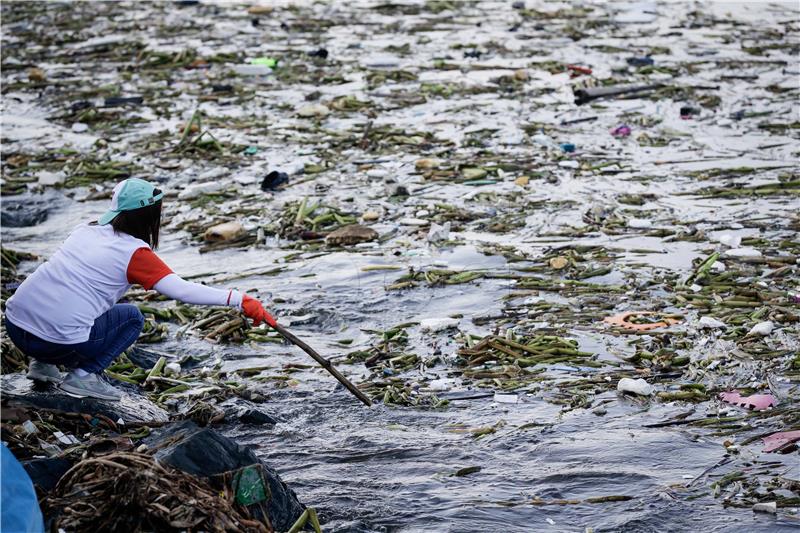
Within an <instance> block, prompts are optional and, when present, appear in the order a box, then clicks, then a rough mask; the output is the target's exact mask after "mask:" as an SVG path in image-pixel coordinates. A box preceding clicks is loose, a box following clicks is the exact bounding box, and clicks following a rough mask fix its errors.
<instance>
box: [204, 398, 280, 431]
mask: <svg viewBox="0 0 800 533" xmlns="http://www.w3.org/2000/svg"><path fill="white" fill-rule="evenodd" d="M219 407H221V408H222V410H223V411H224V412H225V420H227V421H229V422H232V421H234V420H238V421H239V422H241V423H242V424H254V425H259V426H263V425H269V426H274V425H275V424H277V423H278V419H277V418H275V417H274V416H272V415H270V414H269V413H267V412H266V411H264V410H263V409H259V408H258V407H256V406H255V404H253V403H252V402H248V401H246V400H242V399H240V398H231V399H230V400H226V401H224V402H222V403H221V404H219Z"/></svg>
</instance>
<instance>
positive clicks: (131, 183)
mask: <svg viewBox="0 0 800 533" xmlns="http://www.w3.org/2000/svg"><path fill="white" fill-rule="evenodd" d="M163 197H164V193H162V192H159V193H158V194H156V188H155V186H153V185H152V184H151V183H148V182H146V181H144V180H142V179H139V178H128V179H126V180H123V181H120V182H119V183H117V186H116V187H114V195H113V196H112V197H111V209H109V210H108V211H106V212H105V214H104V215H103V216H101V217H100V218H99V219H98V220H97V223H98V224H100V225H101V226H103V225H105V224H108V223H109V222H111V221H112V220H114V217H116V216H117V215H119V214H120V213H121V212H123V211H131V210H133V209H139V208H141V207H147V206H148V205H153V204H154V203H156V202H157V201H159V200H161V199H162V198H163Z"/></svg>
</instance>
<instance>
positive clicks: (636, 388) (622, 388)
mask: <svg viewBox="0 0 800 533" xmlns="http://www.w3.org/2000/svg"><path fill="white" fill-rule="evenodd" d="M617 390H618V391H619V392H630V393H632V394H638V395H641V396H650V395H651V394H653V386H652V385H650V384H649V383H648V382H646V381H645V380H643V379H642V378H639V379H631V378H622V379H621V380H619V383H617Z"/></svg>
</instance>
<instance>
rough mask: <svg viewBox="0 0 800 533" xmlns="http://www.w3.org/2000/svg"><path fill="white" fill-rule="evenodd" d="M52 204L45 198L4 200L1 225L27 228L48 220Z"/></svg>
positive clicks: (33, 197)
mask: <svg viewBox="0 0 800 533" xmlns="http://www.w3.org/2000/svg"><path fill="white" fill-rule="evenodd" d="M50 208H51V202H50V201H48V200H47V199H46V198H44V197H35V196H24V197H16V198H3V208H2V211H0V224H2V225H3V226H5V227H7V228H26V227H28V226H35V225H36V224H40V223H42V222H44V221H45V220H47V216H48V215H49V214H50Z"/></svg>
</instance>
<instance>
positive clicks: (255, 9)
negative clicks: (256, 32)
mask: <svg viewBox="0 0 800 533" xmlns="http://www.w3.org/2000/svg"><path fill="white" fill-rule="evenodd" d="M247 13H248V14H249V15H268V14H269V13H272V6H250V7H248V8H247Z"/></svg>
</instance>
